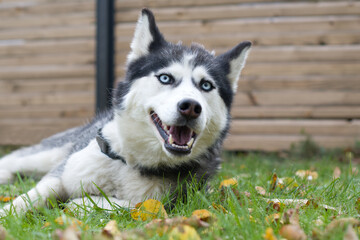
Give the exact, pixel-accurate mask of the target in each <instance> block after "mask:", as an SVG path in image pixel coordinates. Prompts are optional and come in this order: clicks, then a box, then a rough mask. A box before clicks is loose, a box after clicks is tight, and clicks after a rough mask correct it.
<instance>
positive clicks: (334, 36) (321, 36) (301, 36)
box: [116, 30, 360, 58]
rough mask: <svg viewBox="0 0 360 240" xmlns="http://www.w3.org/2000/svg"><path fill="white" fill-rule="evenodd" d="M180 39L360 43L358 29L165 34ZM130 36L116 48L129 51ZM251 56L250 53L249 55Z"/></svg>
mask: <svg viewBox="0 0 360 240" xmlns="http://www.w3.org/2000/svg"><path fill="white" fill-rule="evenodd" d="M180 39H181V41H182V42H183V43H184V44H186V45H190V44H191V43H193V42H199V43H202V44H203V45H204V46H205V47H206V48H207V49H210V50H211V49H216V48H227V49H230V48H232V47H234V46H235V45H236V44H238V43H239V42H241V41H244V40H249V41H252V42H253V44H254V46H274V45H296V46H298V45H339V44H348V45H351V44H360V31H335V32H323V31H321V30H320V31H314V32H301V33H299V32H286V34H284V33H271V34H267V33H252V34H237V33H231V34H230V33H229V34H220V35H219V34H212V35H205V34H204V35H178V36H167V40H168V41H170V42H173V43H176V42H178V41H179V40H180ZM130 41H131V37H121V38H118V39H117V42H116V48H117V49H124V51H129V49H130V47H129V46H130ZM250 58H251V55H250Z"/></svg>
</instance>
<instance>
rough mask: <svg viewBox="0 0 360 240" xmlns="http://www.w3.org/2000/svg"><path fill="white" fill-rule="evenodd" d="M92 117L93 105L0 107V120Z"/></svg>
mask: <svg viewBox="0 0 360 240" xmlns="http://www.w3.org/2000/svg"><path fill="white" fill-rule="evenodd" d="M93 116H94V106H93V104H70V105H69V104H68V105H57V106H56V108H54V106H53V105H49V104H41V105H37V106H36V105H35V106H17V107H16V108H13V107H9V106H8V107H7V106H2V107H0V118H1V119H21V118H23V119H29V118H31V119H44V118H55V119H57V118H59V119H60V118H61V119H66V118H89V119H90V118H92V117H93Z"/></svg>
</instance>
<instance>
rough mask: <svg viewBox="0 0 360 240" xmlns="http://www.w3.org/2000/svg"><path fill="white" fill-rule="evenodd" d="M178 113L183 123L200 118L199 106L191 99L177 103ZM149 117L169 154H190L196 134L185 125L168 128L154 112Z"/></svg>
mask: <svg viewBox="0 0 360 240" xmlns="http://www.w3.org/2000/svg"><path fill="white" fill-rule="evenodd" d="M178 111H179V113H180V114H181V116H182V117H183V118H184V119H186V120H185V122H188V121H190V120H194V119H196V118H198V117H199V116H200V114H201V105H200V104H199V103H198V102H196V101H194V100H192V99H185V100H182V101H180V102H179V103H178ZM150 116H151V120H152V122H153V123H154V125H155V127H156V129H157V130H158V131H159V133H160V136H161V137H162V138H163V140H164V146H165V148H166V149H167V150H168V151H169V152H171V153H173V154H175V155H186V154H189V153H190V152H191V149H192V147H193V145H194V142H195V140H196V137H197V134H196V133H195V132H194V131H193V130H192V129H191V128H190V127H188V126H187V125H180V126H176V125H173V126H168V125H166V124H164V123H163V122H162V121H161V119H160V117H159V115H158V114H157V113H156V112H155V111H151V112H150Z"/></svg>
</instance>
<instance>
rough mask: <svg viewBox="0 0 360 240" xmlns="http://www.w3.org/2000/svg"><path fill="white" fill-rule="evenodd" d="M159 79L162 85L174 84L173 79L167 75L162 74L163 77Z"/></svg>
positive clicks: (160, 76)
mask: <svg viewBox="0 0 360 240" xmlns="http://www.w3.org/2000/svg"><path fill="white" fill-rule="evenodd" d="M157 78H158V79H159V81H160V82H161V83H162V84H172V83H173V82H174V79H173V77H171V76H169V75H167V74H161V75H159V76H157Z"/></svg>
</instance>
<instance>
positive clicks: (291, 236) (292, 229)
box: [279, 224, 306, 240]
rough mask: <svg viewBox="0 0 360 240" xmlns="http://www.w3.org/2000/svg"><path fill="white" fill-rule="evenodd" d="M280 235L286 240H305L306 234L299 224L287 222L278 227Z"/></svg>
mask: <svg viewBox="0 0 360 240" xmlns="http://www.w3.org/2000/svg"><path fill="white" fill-rule="evenodd" d="M279 233H280V236H282V237H283V238H285V239H287V240H305V239H306V234H305V232H304V231H303V230H302V229H301V228H300V226H299V225H293V224H287V225H284V226H282V227H281V228H280V231H279Z"/></svg>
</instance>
